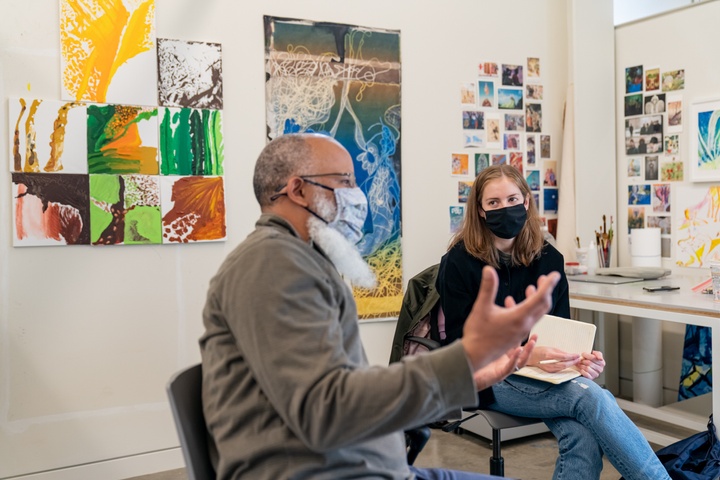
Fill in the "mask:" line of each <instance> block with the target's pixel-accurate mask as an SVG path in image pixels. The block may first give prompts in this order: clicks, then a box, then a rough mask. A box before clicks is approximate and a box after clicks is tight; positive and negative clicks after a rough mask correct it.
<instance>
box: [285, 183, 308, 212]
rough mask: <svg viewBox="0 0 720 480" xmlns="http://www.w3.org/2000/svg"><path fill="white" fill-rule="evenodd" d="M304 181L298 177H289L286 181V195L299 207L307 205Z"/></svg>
mask: <svg viewBox="0 0 720 480" xmlns="http://www.w3.org/2000/svg"><path fill="white" fill-rule="evenodd" d="M304 187H305V182H304V181H303V179H302V178H300V177H290V178H289V179H288V183H287V187H286V188H287V197H288V199H290V200H292V201H293V202H295V203H297V204H298V205H300V206H301V207H307V206H308V205H309V202H308V198H307V194H306V192H305V188H304Z"/></svg>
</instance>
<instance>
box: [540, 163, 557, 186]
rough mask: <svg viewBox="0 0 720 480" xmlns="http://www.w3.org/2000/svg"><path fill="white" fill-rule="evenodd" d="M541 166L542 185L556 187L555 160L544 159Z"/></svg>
mask: <svg viewBox="0 0 720 480" xmlns="http://www.w3.org/2000/svg"><path fill="white" fill-rule="evenodd" d="M543 166H544V168H545V176H544V177H543V185H544V186H546V187H557V162H556V161H555V160H545V162H543Z"/></svg>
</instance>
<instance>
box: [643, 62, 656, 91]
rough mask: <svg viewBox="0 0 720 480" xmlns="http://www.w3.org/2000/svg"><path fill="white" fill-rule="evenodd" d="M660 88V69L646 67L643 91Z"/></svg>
mask: <svg viewBox="0 0 720 480" xmlns="http://www.w3.org/2000/svg"><path fill="white" fill-rule="evenodd" d="M659 89H660V69H659V68H657V67H655V68H648V69H646V70H645V91H646V92H652V91H653V90H659Z"/></svg>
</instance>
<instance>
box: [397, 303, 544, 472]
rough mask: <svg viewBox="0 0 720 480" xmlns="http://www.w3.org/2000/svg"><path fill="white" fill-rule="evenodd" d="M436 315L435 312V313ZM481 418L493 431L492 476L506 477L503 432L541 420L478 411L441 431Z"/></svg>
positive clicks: (428, 342)
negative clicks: (502, 448) (502, 447)
mask: <svg viewBox="0 0 720 480" xmlns="http://www.w3.org/2000/svg"><path fill="white" fill-rule="evenodd" d="M433 314H435V312H433ZM405 340H407V341H409V342H415V343H419V344H420V345H422V346H424V347H425V348H427V349H428V350H435V349H436V348H440V347H441V344H440V343H439V342H436V341H435V340H432V339H429V338H425V337H414V336H412V335H407V336H406V337H405ZM477 416H481V417H483V418H484V419H485V421H487V423H488V425H490V428H491V429H492V456H491V457H490V475H494V476H498V477H503V476H505V459H504V458H503V456H502V452H501V446H502V431H503V430H504V429H508V428H515V427H525V426H529V425H536V424H538V423H542V420H540V419H539V418H530V417H519V416H516V415H510V414H508V413H502V412H496V411H494V410H485V409H477V410H475V411H474V413H473V414H472V415H469V416H467V417H465V418H463V419H461V420H457V421H454V422H450V423H448V424H446V425H444V426H443V427H442V428H441V429H442V431H443V432H454V431H457V430H458V428H460V426H461V425H462V424H463V422H466V421H468V420H470V419H471V418H475V417H477Z"/></svg>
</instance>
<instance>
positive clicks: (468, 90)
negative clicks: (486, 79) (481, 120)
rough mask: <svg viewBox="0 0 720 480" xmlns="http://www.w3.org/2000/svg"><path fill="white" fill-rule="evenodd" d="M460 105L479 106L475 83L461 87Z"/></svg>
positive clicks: (464, 84)
mask: <svg viewBox="0 0 720 480" xmlns="http://www.w3.org/2000/svg"><path fill="white" fill-rule="evenodd" d="M460 103H462V104H463V105H473V106H474V105H477V99H476V98H475V84H474V83H463V84H462V85H460Z"/></svg>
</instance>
